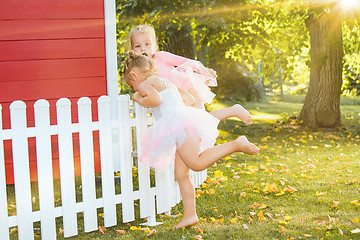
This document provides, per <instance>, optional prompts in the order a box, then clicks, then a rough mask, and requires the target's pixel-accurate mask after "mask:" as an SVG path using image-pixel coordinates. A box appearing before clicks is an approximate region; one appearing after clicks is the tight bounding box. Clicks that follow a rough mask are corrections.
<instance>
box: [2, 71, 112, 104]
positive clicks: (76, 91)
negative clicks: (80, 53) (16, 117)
mask: <svg viewBox="0 0 360 240" xmlns="http://www.w3.org/2000/svg"><path fill="white" fill-rule="evenodd" d="M106 84H107V83H106V78H105V77H92V78H69V79H52V80H35V81H15V82H0V89H1V92H2V94H0V102H3V103H4V102H12V101H15V100H22V101H27V100H34V99H35V98H36V99H40V98H42V99H57V98H61V97H68V98H71V97H79V96H84V97H85V96H100V95H106V89H107V88H106Z"/></svg>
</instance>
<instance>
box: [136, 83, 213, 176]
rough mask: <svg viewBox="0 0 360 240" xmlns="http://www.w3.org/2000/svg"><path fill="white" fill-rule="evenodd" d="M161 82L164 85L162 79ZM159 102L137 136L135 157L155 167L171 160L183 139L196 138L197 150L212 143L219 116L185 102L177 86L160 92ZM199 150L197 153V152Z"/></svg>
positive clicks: (188, 140)
mask: <svg viewBox="0 0 360 240" xmlns="http://www.w3.org/2000/svg"><path fill="white" fill-rule="evenodd" d="M164 82H165V85H167V83H166V80H165V79H164ZM160 95H161V97H162V102H161V103H160V105H159V106H157V107H155V108H152V111H153V116H154V118H155V123H154V124H153V125H152V126H150V127H149V128H147V129H146V131H145V132H144V133H143V135H142V136H141V153H140V156H139V160H140V161H143V162H146V163H148V164H149V165H150V166H151V167H153V168H156V169H158V170H163V169H165V168H166V167H167V166H168V165H170V164H173V163H174V161H175V152H176V150H177V149H179V148H180V147H181V145H182V144H184V143H190V142H197V141H199V139H200V151H201V152H202V151H204V150H205V149H207V148H209V147H212V146H214V144H215V141H216V138H217V137H218V135H219V131H218V130H217V127H218V124H219V119H217V118H215V117H213V116H212V115H211V114H209V113H208V112H206V111H204V110H200V109H197V108H194V107H190V106H185V104H184V102H183V100H182V98H181V95H180V93H179V92H178V91H177V90H173V89H170V88H167V87H166V89H165V90H163V91H161V92H160ZM199 154H200V153H199Z"/></svg>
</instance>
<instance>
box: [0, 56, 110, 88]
mask: <svg viewBox="0 0 360 240" xmlns="http://www.w3.org/2000/svg"><path fill="white" fill-rule="evenodd" d="M105 65H106V63H105V58H83V59H56V60H34V61H14V62H0V73H1V74H0V82H4V81H5V82H8V81H26V80H47V79H64V78H81V77H105V76H106V67H105Z"/></svg>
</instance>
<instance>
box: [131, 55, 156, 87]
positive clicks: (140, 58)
mask: <svg viewBox="0 0 360 240" xmlns="http://www.w3.org/2000/svg"><path fill="white" fill-rule="evenodd" d="M135 67H136V68H138V69H140V70H141V72H143V73H145V72H151V73H154V72H155V69H156V68H155V63H154V61H153V60H152V59H151V58H149V57H147V56H145V55H143V54H138V53H135V52H134V51H130V52H129V53H128V57H127V59H126V60H125V64H124V78H125V81H126V82H128V81H129V79H130V72H131V70H132V69H133V68H135Z"/></svg>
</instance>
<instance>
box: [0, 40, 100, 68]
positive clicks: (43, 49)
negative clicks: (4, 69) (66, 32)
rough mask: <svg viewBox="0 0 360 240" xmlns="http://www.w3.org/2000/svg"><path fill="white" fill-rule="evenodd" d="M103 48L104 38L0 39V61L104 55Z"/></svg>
mask: <svg viewBox="0 0 360 240" xmlns="http://www.w3.org/2000/svg"><path fill="white" fill-rule="evenodd" d="M102 46H103V47H102ZM104 49H105V39H104V38H95V39H57V40H30V41H0V62H3V61H18V60H44V59H60V58H87V57H105V50H104Z"/></svg>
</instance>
